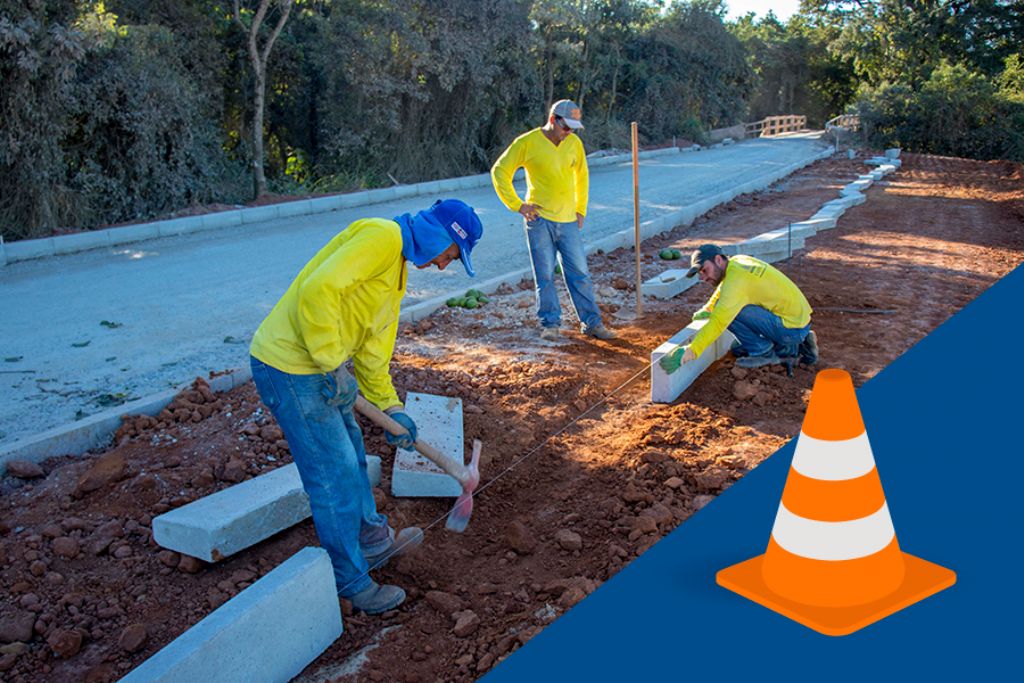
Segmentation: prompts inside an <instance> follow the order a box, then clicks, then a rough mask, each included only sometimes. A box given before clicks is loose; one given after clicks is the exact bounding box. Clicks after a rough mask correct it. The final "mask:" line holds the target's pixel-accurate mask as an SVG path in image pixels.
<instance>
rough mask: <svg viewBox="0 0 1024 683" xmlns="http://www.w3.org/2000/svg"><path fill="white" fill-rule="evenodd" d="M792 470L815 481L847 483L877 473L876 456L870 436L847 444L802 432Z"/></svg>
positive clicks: (846, 442)
mask: <svg viewBox="0 0 1024 683" xmlns="http://www.w3.org/2000/svg"><path fill="white" fill-rule="evenodd" d="M792 467H793V469H794V470H796V471H797V472H799V473H800V474H802V475H804V476H805V477H810V478H811V479H821V480H824V481H844V480H846V479H856V478H857V477H863V476H864V475H865V474H867V473H869V472H870V471H871V470H873V469H875V456H874V455H873V454H872V453H871V444H870V443H869V442H868V433H867V432H864V433H863V434H861V435H860V436H855V437H854V438H852V439H846V440H845V441H823V440H822V439H815V438H814V437H813V436H807V435H806V434H804V433H802V432H801V433H800V438H799V439H797V442H796V452H795V453H793V464H792Z"/></svg>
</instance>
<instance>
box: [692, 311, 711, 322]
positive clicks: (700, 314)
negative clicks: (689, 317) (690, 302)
mask: <svg viewBox="0 0 1024 683" xmlns="http://www.w3.org/2000/svg"><path fill="white" fill-rule="evenodd" d="M710 317H711V311H706V310H704V309H703V308H702V309H700V310H699V311H697V312H696V313H694V314H693V319H694V321H697V320H707V319H708V318H710Z"/></svg>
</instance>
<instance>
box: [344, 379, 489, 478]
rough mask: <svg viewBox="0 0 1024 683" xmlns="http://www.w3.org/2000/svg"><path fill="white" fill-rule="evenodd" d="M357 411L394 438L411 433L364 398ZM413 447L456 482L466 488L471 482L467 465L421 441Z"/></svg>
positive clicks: (359, 401)
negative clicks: (469, 481)
mask: <svg viewBox="0 0 1024 683" xmlns="http://www.w3.org/2000/svg"><path fill="white" fill-rule="evenodd" d="M356 410H358V411H359V412H360V413H362V414H363V415H365V416H366V417H368V418H369V419H370V421H371V422H374V423H375V424H376V425H377V426H378V427H381V428H382V429H384V430H386V431H387V432H388V433H390V434H391V435H392V436H402V435H403V434H408V433H409V430H407V429H406V428H405V427H403V426H402V425H400V424H398V423H397V422H396V421H395V420H393V419H391V416H390V415H388V414H387V413H385V412H384V411H383V410H381V409H380V408H378V407H377V406H375V405H373V404H372V403H370V402H369V401H367V400H366V399H365V398H363V397H362V396H356ZM413 446H415V448H416V450H417V451H419V452H420V454H422V455H423V456H424V457H426V458H427V459H429V460H430V461H431V462H432V463H434V464H435V465H437V466H438V467H440V468H441V469H442V470H444V471H445V472H447V473H448V474H449V475H451V476H452V477H454V478H455V480H456V481H458V482H459V484H461V485H462V487H463V488H465V486H466V482H467V481H468V480H469V472H468V471H467V470H466V467H465V465H462V464H460V463H457V462H455V461H454V460H452V459H451V458H449V457H448V456H446V455H445V454H444V453H442V452H441V451H439V450H437V449H436V448H434V447H433V446H431V445H430V444H428V443H423V442H422V441H420V440H419V439H416V443H414V444H413Z"/></svg>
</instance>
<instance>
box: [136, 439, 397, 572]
mask: <svg viewBox="0 0 1024 683" xmlns="http://www.w3.org/2000/svg"><path fill="white" fill-rule="evenodd" d="M380 472H381V462H380V458H379V457H378V456H376V455H367V456H366V474H367V478H368V479H369V480H370V486H371V487H374V486H379V485H380ZM311 514H312V512H311V511H310V508H309V496H307V495H306V491H305V490H304V489H303V487H302V479H301V478H300V477H299V470H298V467H296V465H295V463H291V464H288V465H285V466H283V467H278V468H277V469H276V470H272V471H270V472H267V473H265V474H261V475H260V476H258V477H255V478H253V479H250V480H248V481H243V482H241V483H240V484H235V485H234V486H229V487H228V488H226V489H223V490H221V491H217V492H216V493H212V494H210V495H208V496H204V497H202V498H200V499H199V500H196V501H194V502H191V503H189V504H188V505H183V506H181V507H180V508H177V509H174V510H171V511H170V512H166V513H164V514H162V515H159V516H157V517H154V518H153V540H154V541H156V542H157V543H158V544H159V545H160V546H161V547H163V548H168V549H170V550H174V551H177V552H180V553H185V554H186V555H191V556H192V557H198V558H199V559H201V560H205V561H207V562H219V561H221V560H223V559H226V558H227V557H230V556H231V555H234V554H235V553H237V552H239V551H241V550H245V549H246V548H249V547H251V546H254V545H256V544H257V543H259V542H260V541H263V540H265V539H267V538H270V537H271V536H273V535H274V534H276V533H277V532H279V531H283V530H285V529H287V528H289V527H291V526H294V525H296V524H298V523H299V522H301V521H303V520H304V519H306V518H307V517H309V516H310V515H311Z"/></svg>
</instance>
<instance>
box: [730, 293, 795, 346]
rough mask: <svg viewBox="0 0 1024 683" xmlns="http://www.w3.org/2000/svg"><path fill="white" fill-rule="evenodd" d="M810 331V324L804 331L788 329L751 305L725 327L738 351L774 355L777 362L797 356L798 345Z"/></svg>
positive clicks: (764, 310) (776, 317) (761, 309)
mask: <svg viewBox="0 0 1024 683" xmlns="http://www.w3.org/2000/svg"><path fill="white" fill-rule="evenodd" d="M810 330H811V325H810V323H808V324H807V326H806V327H799V328H795V329H790V328H788V327H786V326H785V325H783V324H782V318H780V317H779V316H777V315H775V314H774V313H772V312H771V311H769V310H768V309H767V308H762V307H761V306H755V305H753V304H747V305H746V306H744V307H743V308H742V309H741V310H740V312H739V315H737V316H736V318H735V319H734V320H733V321H732V322H731V323H729V331H730V332H732V333H733V335H735V337H736V341H738V342H739V345H740V349H741V350H742V351H744V352H746V353H747V354H748V355H751V356H767V355H769V354H771V353H774V354H775V355H777V356H779V357H780V358H781V357H788V358H792V357H793V356H796V355H797V351H798V349H799V347H800V342H802V341H803V340H804V337H806V336H807V333H808V332H809V331H810Z"/></svg>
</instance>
